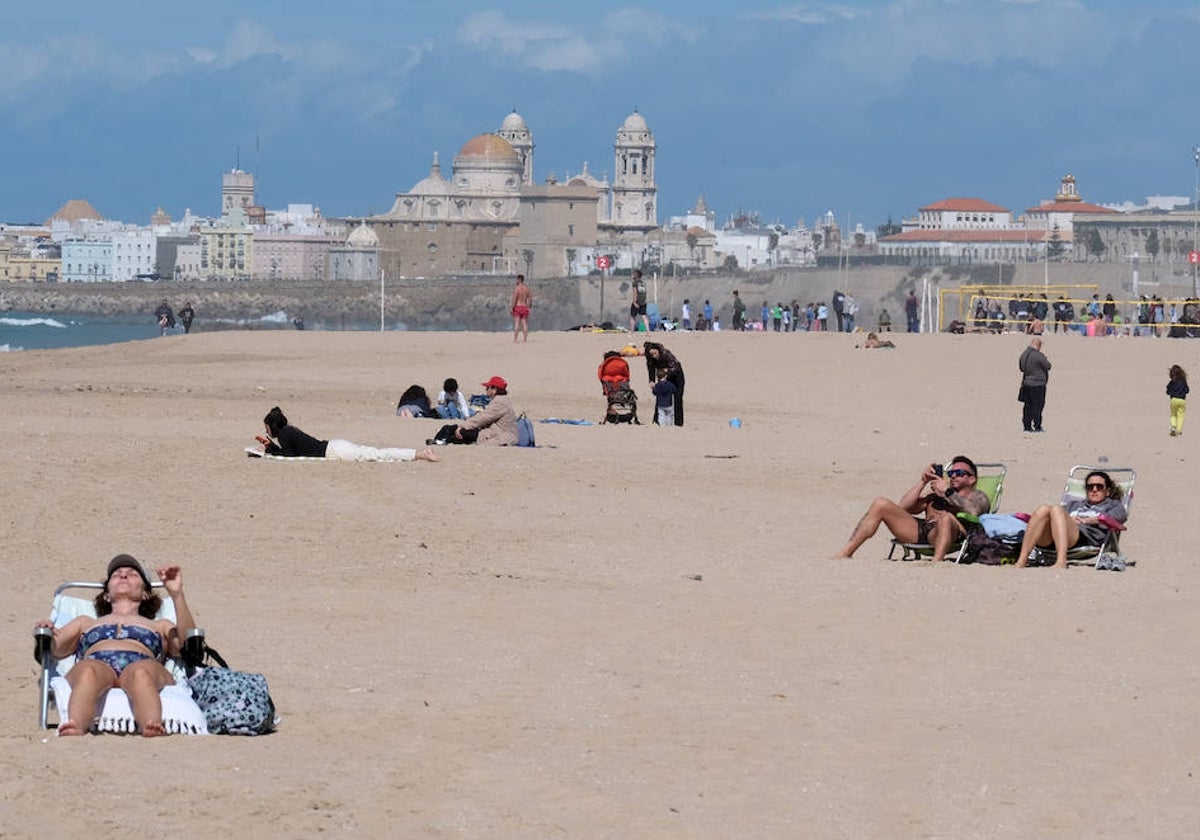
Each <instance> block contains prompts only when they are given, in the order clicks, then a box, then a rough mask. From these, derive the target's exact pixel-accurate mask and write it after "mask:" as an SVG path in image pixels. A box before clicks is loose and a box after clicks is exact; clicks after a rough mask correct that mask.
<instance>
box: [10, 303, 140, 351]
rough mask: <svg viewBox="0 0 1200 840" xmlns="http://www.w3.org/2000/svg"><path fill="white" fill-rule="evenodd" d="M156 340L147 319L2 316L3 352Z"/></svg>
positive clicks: (87, 316)
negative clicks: (148, 339) (145, 339)
mask: <svg viewBox="0 0 1200 840" xmlns="http://www.w3.org/2000/svg"><path fill="white" fill-rule="evenodd" d="M157 336H158V324H157V323H155V322H154V321H153V320H152V319H149V318H145V317H141V318H132V317H124V318H122V317H111V316H109V317H105V316H100V315H67V314H64V313H56V314H54V315H45V314H39V313H34V312H4V313H0V351H9V350H48V349H54V348H58V347H86V346H89V345H94V344H115V343H117V342H120V341H134V340H136V339H139V338H155V337H157Z"/></svg>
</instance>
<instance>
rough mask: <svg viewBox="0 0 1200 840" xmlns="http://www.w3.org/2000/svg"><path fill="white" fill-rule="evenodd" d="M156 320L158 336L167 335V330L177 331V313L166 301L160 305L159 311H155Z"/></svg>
mask: <svg viewBox="0 0 1200 840" xmlns="http://www.w3.org/2000/svg"><path fill="white" fill-rule="evenodd" d="M154 320H155V321H158V334H159V335H166V334H167V330H173V329H175V313H174V312H173V311H172V310H171V304H169V303H167V302H166V301H165V300H164V301H163V302H162V303H160V304H159V305H158V309H155V310H154Z"/></svg>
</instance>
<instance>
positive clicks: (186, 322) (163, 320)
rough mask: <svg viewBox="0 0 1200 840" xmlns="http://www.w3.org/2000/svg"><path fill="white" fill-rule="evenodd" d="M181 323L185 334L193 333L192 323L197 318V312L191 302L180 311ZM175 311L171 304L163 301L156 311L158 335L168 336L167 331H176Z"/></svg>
mask: <svg viewBox="0 0 1200 840" xmlns="http://www.w3.org/2000/svg"><path fill="white" fill-rule="evenodd" d="M178 317H179V323H180V324H183V332H184V334H185V335H186V334H187V333H190V332H191V331H192V321H193V320H194V319H195V317H196V310H194V309H192V302H191V301H190V300H189V301H188V302H187V303H185V304H184V305H183V308H182V309H180V310H179V316H178ZM175 318H176V315H175V311H174V310H173V309H171V304H169V303H167V301H165V300H164V301H163V302H162V303H160V304H159V305H158V308H157V309H155V310H154V320H155V322H156V323H157V324H158V334H159V335H166V334H167V330H173V329H175Z"/></svg>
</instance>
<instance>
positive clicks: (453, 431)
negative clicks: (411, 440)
mask: <svg viewBox="0 0 1200 840" xmlns="http://www.w3.org/2000/svg"><path fill="white" fill-rule="evenodd" d="M482 384H483V388H484V393H485V394H487V396H488V404H487V407H486V408H484V409H483V410H482V411H480V412H479V413H477V414H473V415H472V416H471V417H470V418H468V419H466V420H464V421H463V422H461V423H447V424H446V425H445V426H442V428H440V429H438V433H437V435H436V436H434V437H431V438H430V439H429V440H427V441H425V443H426V445H428V446H435V445H437V446H442V445H445V444H447V443H481V444H486V445H489V446H516V445H517V441H518V440H519V437H518V435H517V412H516V411H515V410H514V409H513V404H512V400H511V399H509V396H508V383H507V382H505V381H504V378H503V377H500V376H493V377H492V378H491V379H489V380H488V381H487V382H484V383H482Z"/></svg>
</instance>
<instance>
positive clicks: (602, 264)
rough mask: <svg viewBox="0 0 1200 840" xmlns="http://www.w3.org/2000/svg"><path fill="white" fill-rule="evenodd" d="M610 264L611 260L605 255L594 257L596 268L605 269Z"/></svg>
mask: <svg viewBox="0 0 1200 840" xmlns="http://www.w3.org/2000/svg"><path fill="white" fill-rule="evenodd" d="M610 265H612V260H610V259H609V258H608V257H607V256H600V257H596V268H599V269H605V268H608V267H609V266H610Z"/></svg>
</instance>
